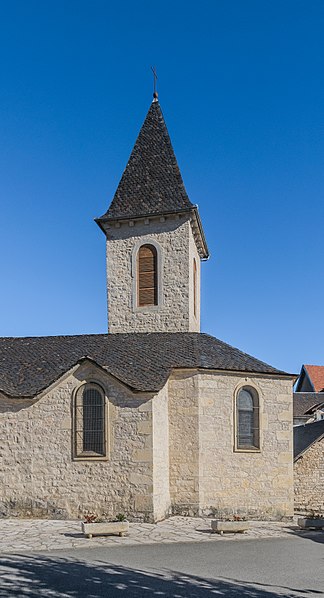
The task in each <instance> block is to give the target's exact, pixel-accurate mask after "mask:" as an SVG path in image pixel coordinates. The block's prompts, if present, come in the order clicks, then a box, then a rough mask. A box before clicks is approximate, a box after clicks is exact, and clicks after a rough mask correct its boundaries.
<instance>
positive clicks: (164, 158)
mask: <svg viewBox="0 0 324 598" xmlns="http://www.w3.org/2000/svg"><path fill="white" fill-rule="evenodd" d="M194 208H195V206H194V205H193V204H192V203H191V201H190V200H189V197H188V195H187V192H186V190H185V187H184V184H183V180H182V177H181V173H180V169H179V166H178V163H177V160H176V157H175V154H174V150H173V147H172V144H171V140H170V136H169V133H168V130H167V127H166V124H165V121H164V118H163V114H162V111H161V108H160V104H159V102H158V100H157V98H155V99H154V100H153V102H152V104H151V106H150V108H149V110H148V113H147V115H146V118H145V120H144V123H143V125H142V128H141V130H140V133H139V135H138V138H137V140H136V143H135V145H134V148H133V150H132V153H131V155H130V158H129V160H128V163H127V166H126V168H125V170H124V173H123V175H122V178H121V180H120V182H119V185H118V187H117V190H116V193H115V195H114V198H113V201H112V203H111V205H110V207H109V209H108V211H107V212H106V213H105V214H104V215H103V216H102V217H101V218H98V220H97V222H98V224H99V223H100V221H101V220H105V221H107V220H117V219H122V218H139V217H141V216H150V215H152V216H153V215H159V214H168V213H174V212H183V211H190V210H193V209H194Z"/></svg>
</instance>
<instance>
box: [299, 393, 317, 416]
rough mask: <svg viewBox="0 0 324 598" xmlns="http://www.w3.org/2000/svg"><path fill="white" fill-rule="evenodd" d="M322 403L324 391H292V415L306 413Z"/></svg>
mask: <svg viewBox="0 0 324 598" xmlns="http://www.w3.org/2000/svg"><path fill="white" fill-rule="evenodd" d="M321 403H324V393H320V392H294V417H302V416H303V415H307V412H308V411H309V409H311V408H312V407H314V406H315V405H320V404H321Z"/></svg>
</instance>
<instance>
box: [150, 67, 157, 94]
mask: <svg viewBox="0 0 324 598" xmlns="http://www.w3.org/2000/svg"><path fill="white" fill-rule="evenodd" d="M151 71H152V73H153V78H154V84H153V85H154V92H153V98H154V100H153V101H154V102H157V99H158V92H157V91H156V81H157V74H156V68H155V66H151Z"/></svg>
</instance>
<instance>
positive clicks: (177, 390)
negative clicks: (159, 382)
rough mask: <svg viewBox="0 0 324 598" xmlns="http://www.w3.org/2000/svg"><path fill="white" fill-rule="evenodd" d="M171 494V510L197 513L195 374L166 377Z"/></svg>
mask: <svg viewBox="0 0 324 598" xmlns="http://www.w3.org/2000/svg"><path fill="white" fill-rule="evenodd" d="M169 430H170V449H169V451H170V494H171V504H172V512H173V513H174V514H182V515H190V516H196V515H198V514H199V450H200V442H199V402H198V384H197V376H195V375H194V374H193V373H186V372H179V373H178V372H174V373H173V375H172V376H171V379H170V380H169Z"/></svg>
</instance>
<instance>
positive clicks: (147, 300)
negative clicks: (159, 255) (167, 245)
mask: <svg viewBox="0 0 324 598" xmlns="http://www.w3.org/2000/svg"><path fill="white" fill-rule="evenodd" d="M156 262H157V260H156V249H155V247H153V245H142V247H140V249H139V252H138V305H139V307H143V306H145V305H157V264H156Z"/></svg>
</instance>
